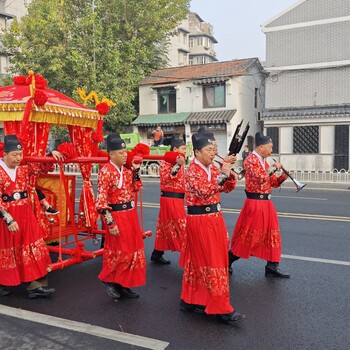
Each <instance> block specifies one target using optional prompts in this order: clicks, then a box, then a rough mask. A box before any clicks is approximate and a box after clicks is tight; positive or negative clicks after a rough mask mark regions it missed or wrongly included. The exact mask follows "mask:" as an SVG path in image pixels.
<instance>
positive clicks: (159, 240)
mask: <svg viewBox="0 0 350 350" xmlns="http://www.w3.org/2000/svg"><path fill="white" fill-rule="evenodd" d="M185 157H186V144H185V142H184V141H183V139H180V138H179V137H178V136H177V135H173V136H172V138H171V146H170V152H166V153H165V155H164V160H163V161H162V162H161V164H160V191H161V192H160V211H159V216H158V222H157V229H156V239H155V244H154V250H153V253H152V256H151V261H153V262H155V263H157V264H164V265H166V264H170V261H169V260H166V259H164V258H163V254H164V251H165V250H171V251H173V252H174V251H178V252H180V251H181V250H182V246H183V244H184V241H185V232H186V213H185V206H184V197H185V171H184V165H185ZM180 265H181V262H180Z"/></svg>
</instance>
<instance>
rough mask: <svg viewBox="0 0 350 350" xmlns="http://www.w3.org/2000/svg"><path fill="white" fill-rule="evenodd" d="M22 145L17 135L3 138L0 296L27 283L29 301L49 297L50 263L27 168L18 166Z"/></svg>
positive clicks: (52, 291) (0, 205)
mask: <svg viewBox="0 0 350 350" xmlns="http://www.w3.org/2000/svg"><path fill="white" fill-rule="evenodd" d="M22 159H23V150H22V144H21V143H20V142H19V140H18V139H17V136H16V135H6V136H5V140H4V158H3V159H0V218H1V219H2V220H0V296H5V295H8V294H10V290H8V289H7V288H6V286H16V285H19V284H21V282H30V284H29V286H28V287H27V291H28V297H29V298H30V299H34V298H38V297H44V298H46V297H49V296H50V295H51V294H53V293H54V292H55V289H54V288H48V281H47V266H48V265H49V264H50V263H51V259H50V255H49V251H48V249H47V246H46V244H45V242H44V239H43V237H44V233H43V230H42V228H41V227H40V226H39V224H38V222H37V219H36V217H35V215H34V212H33V210H32V206H31V202H30V199H29V197H28V178H29V171H30V170H31V168H29V167H28V166H27V165H20V163H21V161H22Z"/></svg>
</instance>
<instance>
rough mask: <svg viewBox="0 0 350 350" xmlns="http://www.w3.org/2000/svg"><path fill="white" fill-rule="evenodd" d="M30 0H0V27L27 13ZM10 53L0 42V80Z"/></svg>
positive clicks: (5, 26) (8, 63)
mask: <svg viewBox="0 0 350 350" xmlns="http://www.w3.org/2000/svg"><path fill="white" fill-rule="evenodd" d="M31 2H32V0H0V29H1V30H4V29H8V28H9V26H10V25H11V22H12V19H14V18H20V17H22V16H24V15H26V14H27V7H28V5H29V4H30V3H31ZM9 65H10V55H9V53H8V52H7V51H6V50H5V48H4V47H3V46H2V45H1V43H0V81H2V78H3V77H4V76H5V75H6V74H8V72H7V68H8V67H9ZM3 136H4V129H3V123H2V122H0V141H1V140H2V139H3Z"/></svg>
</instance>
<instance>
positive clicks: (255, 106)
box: [254, 88, 259, 108]
mask: <svg viewBox="0 0 350 350" xmlns="http://www.w3.org/2000/svg"><path fill="white" fill-rule="evenodd" d="M258 97H259V89H258V88H255V90H254V108H258Z"/></svg>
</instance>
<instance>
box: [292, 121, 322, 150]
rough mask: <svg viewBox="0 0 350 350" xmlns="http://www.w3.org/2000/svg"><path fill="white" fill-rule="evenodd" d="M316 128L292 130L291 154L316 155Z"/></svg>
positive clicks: (317, 129)
mask: <svg viewBox="0 0 350 350" xmlns="http://www.w3.org/2000/svg"><path fill="white" fill-rule="evenodd" d="M318 144H319V128H318V126H295V127H294V128H293V153H303V154H305V153H307V154H309V153H318Z"/></svg>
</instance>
